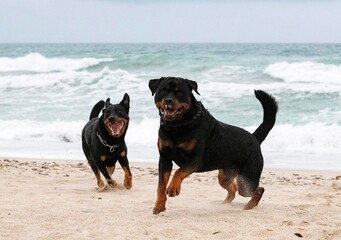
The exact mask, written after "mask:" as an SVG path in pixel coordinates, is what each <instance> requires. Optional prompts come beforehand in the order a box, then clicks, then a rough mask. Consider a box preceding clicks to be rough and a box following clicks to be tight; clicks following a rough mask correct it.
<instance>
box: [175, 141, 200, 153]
mask: <svg viewBox="0 0 341 240" xmlns="http://www.w3.org/2000/svg"><path fill="white" fill-rule="evenodd" d="M196 143H197V140H196V139H195V138H193V139H191V140H189V141H187V142H183V143H180V144H179V145H178V147H179V148H181V149H182V150H184V151H185V152H192V151H193V149H194V147H195V144H196Z"/></svg>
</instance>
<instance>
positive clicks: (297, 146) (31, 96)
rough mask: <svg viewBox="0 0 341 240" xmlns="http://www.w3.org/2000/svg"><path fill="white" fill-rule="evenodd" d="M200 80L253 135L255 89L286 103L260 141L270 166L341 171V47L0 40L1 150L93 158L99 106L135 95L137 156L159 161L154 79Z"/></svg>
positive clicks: (133, 149)
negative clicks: (90, 125)
mask: <svg viewBox="0 0 341 240" xmlns="http://www.w3.org/2000/svg"><path fill="white" fill-rule="evenodd" d="M162 76H176V77H183V78H188V79H191V80H195V81H197V83H198V86H199V89H198V91H199V93H200V95H196V97H197V99H198V100H200V101H202V103H203V104H204V106H205V107H206V108H207V109H208V110H209V111H210V113H211V114H212V115H213V116H215V118H216V119H218V120H220V121H223V122H226V123H228V124H232V125H237V126H239V127H242V128H245V129H247V130H248V131H250V132H253V131H254V130H255V129H256V127H257V126H258V125H259V124H260V123H261V122H262V118H263V111H262V108H261V105H260V103H259V102H258V100H257V99H256V98H255V96H254V92H253V91H254V89H262V90H265V91H267V92H268V93H270V94H272V95H273V96H274V97H275V98H276V99H277V101H278V104H279V112H278V115H277V122H276V124H275V126H274V128H273V130H272V131H271V132H270V134H269V135H268V137H267V139H266V140H265V141H264V142H263V143H262V150H263V155H264V159H265V160H264V162H265V166H266V167H276V168H305V169H329V170H341V147H340V143H341V44H237V43H236V44H213V43H212V44H210V43H207V44H204V43H201V44H194V43H193V44H190V43H186V44H185V43H174V44H166V43H163V44H161V43H160V44H157V43H145V44H144V43H141V44H138V43H134V44H123V43H122V44H0V113H1V114H0V156H4V157H12V158H13V157H26V158H27V157H32V158H41V159H66V160H85V157H84V155H83V152H82V150H81V131H82V128H83V126H84V125H85V123H86V122H87V121H88V118H89V114H90V111H91V109H92V107H93V105H94V104H95V103H96V102H98V101H99V100H101V99H103V100H105V99H106V98H108V97H110V98H111V102H112V103H118V102H119V101H120V100H121V99H122V97H123V95H124V93H128V94H129V95H130V100H131V102H130V104H131V109H130V125H129V129H128V133H127V136H126V142H127V145H128V151H129V152H128V158H129V160H130V162H134V161H146V162H155V163H157V161H158V151H157V147H156V141H157V131H158V126H159V116H158V112H157V110H156V108H155V105H154V100H153V97H152V96H151V92H150V90H149V88H148V82H149V80H150V79H153V78H160V77H162Z"/></svg>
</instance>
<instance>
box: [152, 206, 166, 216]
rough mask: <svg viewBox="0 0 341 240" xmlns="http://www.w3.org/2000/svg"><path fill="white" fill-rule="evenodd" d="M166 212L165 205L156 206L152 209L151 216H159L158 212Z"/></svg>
mask: <svg viewBox="0 0 341 240" xmlns="http://www.w3.org/2000/svg"><path fill="white" fill-rule="evenodd" d="M164 211H166V206H165V205H158V206H155V207H154V209H153V214H159V213H160V212H164Z"/></svg>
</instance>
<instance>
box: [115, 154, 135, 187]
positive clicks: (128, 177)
mask: <svg viewBox="0 0 341 240" xmlns="http://www.w3.org/2000/svg"><path fill="white" fill-rule="evenodd" d="M118 162H119V163H120V165H121V167H122V169H123V171H124V174H125V175H124V187H125V188H126V189H130V188H131V187H132V186H133V182H132V180H133V175H132V174H131V171H130V168H129V162H128V158H127V157H126V155H124V156H123V157H122V158H120V159H118Z"/></svg>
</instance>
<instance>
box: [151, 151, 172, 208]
mask: <svg viewBox="0 0 341 240" xmlns="http://www.w3.org/2000/svg"><path fill="white" fill-rule="evenodd" d="M172 167H173V163H172V161H171V160H166V161H164V160H162V159H161V157H160V160H159V182H158V186H157V197H156V201H155V206H154V209H153V213H154V214H159V213H160V212H164V211H166V200H167V196H166V188H167V184H168V181H169V178H170V175H171V172H172Z"/></svg>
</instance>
